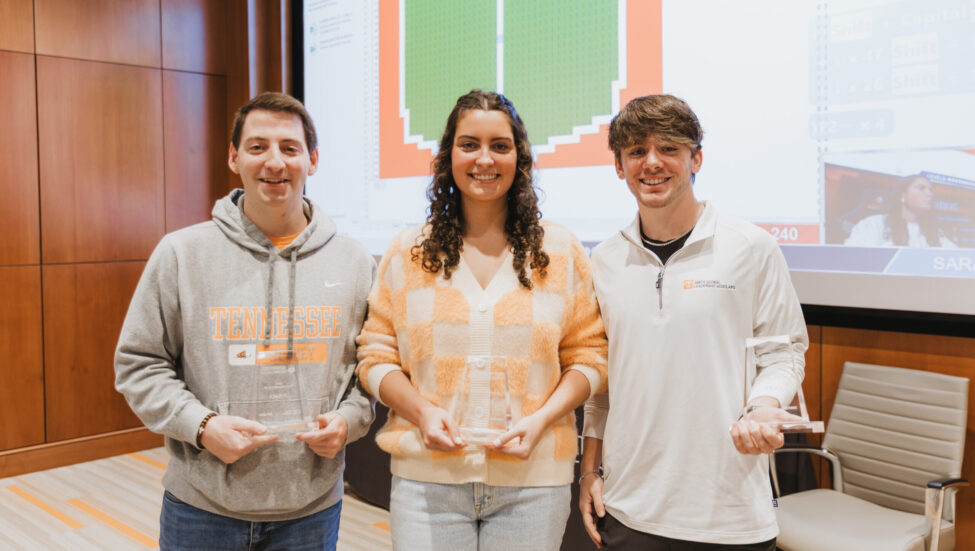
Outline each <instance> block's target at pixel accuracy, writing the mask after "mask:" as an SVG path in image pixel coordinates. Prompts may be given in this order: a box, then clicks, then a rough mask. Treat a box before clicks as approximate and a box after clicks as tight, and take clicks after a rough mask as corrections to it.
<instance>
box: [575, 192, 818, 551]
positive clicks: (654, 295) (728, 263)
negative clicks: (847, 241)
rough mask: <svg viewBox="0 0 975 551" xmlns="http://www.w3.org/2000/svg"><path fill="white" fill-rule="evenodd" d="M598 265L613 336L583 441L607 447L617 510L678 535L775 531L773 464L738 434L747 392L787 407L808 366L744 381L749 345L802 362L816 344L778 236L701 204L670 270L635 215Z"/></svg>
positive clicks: (758, 537)
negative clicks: (774, 340) (738, 440)
mask: <svg viewBox="0 0 975 551" xmlns="http://www.w3.org/2000/svg"><path fill="white" fill-rule="evenodd" d="M592 260H593V270H594V282H595V287H596V295H597V298H598V300H599V304H600V309H601V312H602V316H603V322H604V324H605V325H606V332H607V336H608V337H609V394H608V397H607V396H606V395H605V394H600V395H596V396H594V397H593V399H591V400H590V401H589V403H587V405H586V423H585V430H584V435H585V436H592V437H595V438H600V439H602V440H603V468H604V473H605V484H604V489H603V498H604V500H605V503H606V506H607V509H608V510H609V512H610V514H612V515H613V516H614V517H616V518H617V519H618V520H619V521H620V522H622V523H623V524H624V525H626V526H628V527H630V528H632V529H634V530H637V531H640V532H646V533H652V534H656V535H660V536H664V537H669V538H676V539H681V540H690V541H699V542H709V543H729V544H746V543H757V542H761V541H766V540H769V539H771V538H773V537H775V536H776V535H777V534H778V527H777V525H776V521H775V513H774V510H773V507H772V495H771V490H770V485H769V478H768V457H767V456H765V455H743V454H740V453H738V451H737V450H736V449H735V447H734V444H733V442H732V440H731V436H730V434H729V427H730V425H731V423H733V422H734V421H735V420H736V419H737V418H738V415H739V412H740V410H741V408H742V406H743V405H744V403H745V396H744V394H745V389H746V386H747V387H750V396H760V395H768V396H773V397H775V398H777V399H778V400H779V401H780V402H782V403H788V402H789V401H790V400H791V399H792V396H793V395H794V393H795V389H796V387H797V385H799V384H800V383H801V381H802V376H803V367H802V366H803V365H804V362H800V363H799V364H798V366H797V369H796V370H793V368H792V365H791V363H789V362H784V363H771V364H770V365H765V366H760V367H759V371H758V375H757V377H755V379H754V381H750V382H746V380H745V378H746V370H745V365H744V364H745V348H744V342H745V339H746V338H748V337H752V336H760V335H780V334H788V335H791V336H792V339H793V342H794V343H796V344H795V345H794V349H795V351H796V352H797V353H798V354H797V355H798V356H799V358H800V359H801V358H802V354H803V352H804V351H805V349H806V346H807V344H808V337H807V335H806V326H805V323H804V321H803V317H802V312H801V309H800V306H799V301H798V299H797V297H796V294H795V291H794V289H793V287H792V283H791V280H790V279H789V272H788V269H787V267H786V263H785V259H784V258H783V256H782V254H781V252H780V251H779V249H778V247H777V245H776V243H775V241H774V240H773V239H772V238H771V237H770V236H769V235H768V234H767V233H766V232H765V231H763V230H761V229H759V228H757V227H756V226H754V225H752V224H749V223H747V222H744V221H741V220H737V219H733V218H729V217H725V216H722V215H720V214H718V213H717V212H716V211H715V209H714V208H713V207H712V206H711V205H709V204H706V205H705V209H704V212H703V214H702V216H701V218H700V220H699V221H698V223H697V225H696V227H695V228H694V231H693V232H692V233H691V235H690V237H689V238H688V240H687V242H686V243H685V244H684V247H683V248H682V249H681V250H679V251H677V252H676V253H675V254H674V255H673V256H672V257H671V258H670V259H669V260H668V262H667V264H666V265H665V266H664V267H663V268H662V267H661V264H660V261H659V260H658V258H657V257H656V255H654V254H652V253H651V252H650V251H648V250H647V249H645V248H644V247H643V245H642V243H641V240H640V227H639V217H637V219H636V220H635V221H634V222H633V224H631V225H630V226H629V227H628V228H626V229H624V230H622V231H621V232H620V233H619V234H618V235H615V236H613V237H611V238H610V239H608V240H606V241H605V242H603V243H602V244H600V245H599V246H598V247H597V248H596V249H595V251H594V252H593V257H592ZM661 272H662V273H663V275H662V278H660V289H659V292H658V289H657V288H656V286H655V283H656V282H657V281H658V277H660V274H661ZM765 360H766V361H767V360H768V358H765ZM760 363H761V361H760ZM749 383H750V384H749Z"/></svg>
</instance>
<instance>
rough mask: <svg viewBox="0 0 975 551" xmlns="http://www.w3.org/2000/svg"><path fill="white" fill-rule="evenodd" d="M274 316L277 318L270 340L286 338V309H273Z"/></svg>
mask: <svg viewBox="0 0 975 551" xmlns="http://www.w3.org/2000/svg"><path fill="white" fill-rule="evenodd" d="M274 315H275V316H277V318H278V319H277V321H275V323H274V333H273V336H272V337H271V338H272V339H286V338H288V309H287V308H275V309H274Z"/></svg>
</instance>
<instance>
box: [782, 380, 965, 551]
mask: <svg viewBox="0 0 975 551" xmlns="http://www.w3.org/2000/svg"><path fill="white" fill-rule="evenodd" d="M967 412H968V379H966V378H963V377H952V376H949V375H942V374H940V373H930V372H926V371H917V370H913V369H900V368H895V367H886V366H879V365H869V364H861V363H853V362H847V363H846V364H845V365H844V366H843V376H842V377H841V378H840V386H839V391H838V392H837V393H836V402H835V404H834V405H833V411H832V414H831V415H830V419H829V425H828V426H827V429H826V434H825V436H824V438H823V447H822V448H818V447H813V446H809V447H806V448H801V447H799V448H783V449H780V450H776V453H795V452H799V451H804V452H810V453H815V454H816V455H820V456H822V457H825V458H827V459H828V460H829V461H830V464H831V467H832V474H833V489H832V490H826V489H816V490H808V491H804V492H799V493H796V494H792V495H788V496H783V497H780V498H778V509H777V516H778V521H779V537H778V541H777V545H778V547H779V548H781V549H782V550H783V551H845V550H849V551H924V550H932V551H933V550H938V551H945V550H952V549H954V548H955V527H954V518H955V492H956V488H957V487H959V486H967V485H968V481H966V480H964V479H961V478H959V476H961V462H962V455H963V454H964V449H965V424H966V420H967ZM774 464H775V462H774V461H772V465H773V482H774V485H775V486H776V488H775V492H776V495H778V487H777V486H778V483H777V481H776V478H775V472H774ZM946 496H947V498H948V499H945V497H946Z"/></svg>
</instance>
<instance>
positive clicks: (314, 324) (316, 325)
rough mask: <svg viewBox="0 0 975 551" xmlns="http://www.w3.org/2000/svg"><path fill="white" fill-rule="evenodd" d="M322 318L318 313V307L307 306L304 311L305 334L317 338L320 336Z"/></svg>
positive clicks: (310, 337)
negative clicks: (306, 309)
mask: <svg viewBox="0 0 975 551" xmlns="http://www.w3.org/2000/svg"><path fill="white" fill-rule="evenodd" d="M321 321H322V318H321V317H320V316H319V315H318V308H309V309H308V311H307V312H305V336H306V337H308V338H309V339H317V338H318V337H321V336H322V323H321Z"/></svg>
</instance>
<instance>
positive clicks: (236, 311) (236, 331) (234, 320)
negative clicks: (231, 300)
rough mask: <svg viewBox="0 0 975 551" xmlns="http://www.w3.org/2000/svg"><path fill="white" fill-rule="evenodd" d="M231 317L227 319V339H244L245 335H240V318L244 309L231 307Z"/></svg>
mask: <svg viewBox="0 0 975 551" xmlns="http://www.w3.org/2000/svg"><path fill="white" fill-rule="evenodd" d="M228 310H229V314H230V315H229V316H228V318H227V338H228V339H242V338H244V336H243V335H241V334H240V317H241V310H243V308H239V307H231V308H228Z"/></svg>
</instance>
